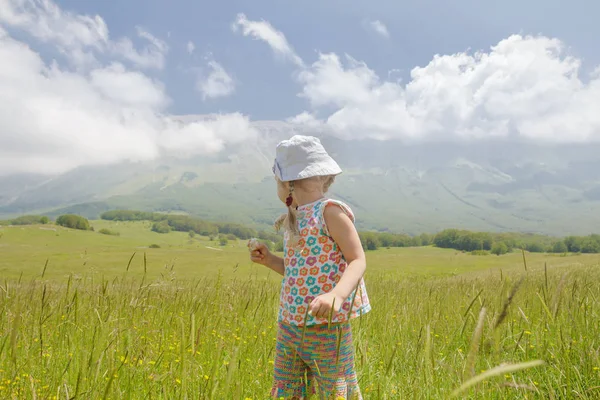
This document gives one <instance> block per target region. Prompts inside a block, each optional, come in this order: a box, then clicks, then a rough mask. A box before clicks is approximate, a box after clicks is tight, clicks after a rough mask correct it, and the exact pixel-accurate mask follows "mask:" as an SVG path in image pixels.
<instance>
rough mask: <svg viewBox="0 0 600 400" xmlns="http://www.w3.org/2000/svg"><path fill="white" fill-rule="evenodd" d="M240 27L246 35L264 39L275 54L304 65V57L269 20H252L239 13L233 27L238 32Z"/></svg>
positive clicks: (300, 65) (298, 64)
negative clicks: (302, 57)
mask: <svg viewBox="0 0 600 400" xmlns="http://www.w3.org/2000/svg"><path fill="white" fill-rule="evenodd" d="M240 28H241V32H242V34H243V35H244V36H252V37H253V38H254V39H257V40H262V41H264V42H266V43H267V44H268V45H269V46H270V47H271V49H272V50H273V52H275V54H277V55H279V56H282V57H285V58H287V59H288V60H290V61H292V62H293V63H294V64H296V65H297V66H299V67H302V66H304V63H303V61H302V59H301V58H300V57H299V56H298V55H297V54H296V52H295V51H294V49H293V48H292V46H290V44H289V43H288V41H287V39H286V38H285V35H284V34H283V33H281V32H280V31H278V30H277V29H275V28H274V27H273V26H272V25H271V24H270V23H268V22H267V21H264V20H263V21H250V20H248V18H246V15H244V14H238V16H237V19H236V21H235V22H234V23H233V25H232V29H233V31H234V32H237V31H238V30H239V29H240Z"/></svg>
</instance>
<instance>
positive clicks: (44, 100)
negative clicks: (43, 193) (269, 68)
mask: <svg viewBox="0 0 600 400" xmlns="http://www.w3.org/2000/svg"><path fill="white" fill-rule="evenodd" d="M44 13H46V14H44ZM65 16H66V17H65ZM57 18H59V19H60V18H63V19H64V18H66V19H65V20H63V22H64V23H58V22H56V23H54V22H53V21H55V20H56V19H57ZM31 21H34V22H31ZM35 21H45V22H44V23H46V24H49V26H51V27H52V28H48V29H46V28H47V27H44V26H37V25H43V23H41V24H38V23H36V22H35ZM82 21H83V22H82ZM71 23H72V24H79V25H78V27H77V28H75V27H74V25H72V24H71ZM70 24H71V25H70ZM90 26H93V28H90ZM105 27H106V24H105V23H104V22H103V21H102V20H101V19H99V18H96V17H94V18H91V17H90V18H88V17H82V16H79V15H76V14H70V13H66V12H64V11H62V10H60V9H59V8H58V7H57V6H56V5H54V4H53V3H51V2H50V1H48V0H38V1H35V2H30V1H26V0H19V1H16V0H15V1H13V0H8V1H4V2H2V3H0V60H2V62H0V104H2V107H0V174H10V173H17V172H37V173H48V174H53V173H61V172H64V171H67V170H69V169H72V168H75V167H78V166H82V165H102V164H109V163H116V162H122V161H126V160H130V161H141V160H150V159H153V158H156V157H160V156H162V155H168V154H178V155H191V154H209V153H214V152H217V151H219V150H221V149H223V148H224V146H226V145H228V144H235V143H240V142H242V141H244V140H247V139H248V138H249V137H252V136H254V135H256V131H255V130H254V128H252V126H251V124H250V121H249V120H248V118H247V117H245V116H243V115H241V114H238V113H234V114H224V115H216V116H214V117H213V118H211V119H210V120H203V119H198V120H196V121H187V122H182V121H179V120H177V119H176V118H173V117H169V116H168V115H167V109H168V106H169V104H170V99H169V97H168V96H167V95H166V93H165V88H164V85H163V84H162V83H161V82H160V81H158V80H156V79H153V78H151V77H150V76H148V75H146V74H145V73H144V72H143V71H142V70H139V69H136V68H143V67H144V64H143V63H137V62H136V63H134V64H133V65H132V66H129V67H128V66H126V65H124V64H123V62H122V60H121V57H120V55H122V54H119V55H115V54H114V53H113V51H112V50H111V49H110V48H108V47H102V46H105V45H106V43H107V41H108V40H109V39H108V37H109V36H108V29H105ZM97 28H98V29H97ZM11 29H22V30H24V31H25V32H28V33H30V34H31V35H32V36H34V37H36V38H37V39H38V40H39V41H40V42H41V43H42V44H43V45H44V49H45V50H56V49H71V48H73V49H79V50H82V51H87V50H88V49H90V48H95V46H98V48H101V49H102V51H103V57H102V61H100V60H98V59H97V60H95V61H94V63H93V64H90V65H86V66H85V67H84V66H81V65H80V66H79V67H78V68H75V69H73V68H69V67H68V66H63V65H61V64H60V63H59V62H57V61H56V60H45V59H44V58H43V57H42V56H41V55H40V53H39V52H37V51H36V50H34V49H33V48H32V47H31V46H30V45H29V44H27V43H25V42H23V41H21V40H18V39H16V38H14V37H13V36H12V35H11V32H10V30H11ZM86 29H87V30H86ZM80 30H82V31H85V32H88V33H89V35H88V34H84V35H81V36H80V37H79V38H75V37H70V38H69V37H68V35H67V33H66V32H75V31H77V32H79V31H80ZM105 31H106V32H105ZM98 32H100V34H97V35H95V33H98ZM103 32H105V33H103ZM92 33H94V35H95V36H94V35H92ZM138 35H139V36H141V37H142V38H144V39H145V40H146V41H149V42H150V43H152V46H155V47H157V48H162V49H163V50H164V47H162V46H163V45H162V43H161V42H160V41H158V40H157V39H156V38H154V37H153V36H152V35H150V34H149V33H148V32H145V31H143V30H139V31H138ZM103 38H107V39H106V40H104V39H103ZM111 56H112V57H111ZM114 57H116V58H114Z"/></svg>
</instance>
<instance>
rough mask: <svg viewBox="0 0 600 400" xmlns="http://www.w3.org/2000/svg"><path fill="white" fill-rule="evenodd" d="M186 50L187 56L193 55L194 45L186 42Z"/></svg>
mask: <svg viewBox="0 0 600 400" xmlns="http://www.w3.org/2000/svg"><path fill="white" fill-rule="evenodd" d="M186 49H187V52H188V53H189V54H194V50H196V45H195V44H194V42H192V41H191V40H190V41H189V42H187V46H186Z"/></svg>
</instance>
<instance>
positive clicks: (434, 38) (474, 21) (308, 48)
mask: <svg viewBox="0 0 600 400" xmlns="http://www.w3.org/2000/svg"><path fill="white" fill-rule="evenodd" d="M57 3H58V4H59V5H61V6H62V8H64V9H70V10H76V11H79V12H81V13H87V14H98V15H100V16H102V18H104V20H105V21H106V23H107V25H108V26H109V29H110V32H111V35H114V36H130V35H133V34H134V33H135V26H136V25H139V26H143V27H144V28H145V29H147V30H148V31H150V32H152V33H153V34H154V35H155V36H157V37H159V38H161V39H163V40H165V41H166V42H167V43H168V44H169V46H170V52H169V55H168V60H167V63H166V68H165V70H164V71H162V72H160V73H159V74H158V76H159V77H160V78H161V79H162V80H164V81H165V82H166V84H167V93H168V94H169V95H170V97H172V98H173V100H174V103H173V105H172V107H171V110H172V112H174V113H181V114H197V113H208V112H215V111H217V112H232V111H241V112H243V113H245V114H249V115H250V116H251V117H252V119H285V118H287V117H289V116H290V115H294V114H297V113H300V112H302V111H303V110H304V109H305V108H306V101H304V100H302V99H300V98H298V97H297V93H298V92H299V87H298V85H297V84H296V83H295V82H294V81H293V80H292V79H291V74H292V73H293V68H292V67H291V66H290V65H288V64H286V63H282V62H278V61H277V60H276V59H275V58H274V57H273V56H272V54H271V52H270V49H269V48H268V46H266V45H264V44H262V43H259V42H256V41H251V40H248V38H244V37H242V36H240V35H236V34H234V33H233V32H232V30H231V24H232V22H233V21H234V20H235V18H236V15H237V14H238V13H240V12H242V13H245V14H246V16H247V17H248V19H251V20H263V19H264V20H266V21H268V22H270V23H271V24H272V25H273V26H274V27H275V28H276V29H278V30H280V31H282V32H283V33H284V34H285V36H286V38H287V39H288V41H289V42H290V44H291V45H292V46H293V47H294V49H295V50H296V52H297V53H298V54H299V55H300V56H301V57H302V58H304V59H305V60H306V61H307V62H311V61H314V60H315V59H316V54H315V52H317V51H321V52H330V51H332V52H336V53H338V54H344V53H347V54H349V55H351V56H353V57H354V58H356V59H358V60H362V61H365V62H366V63H367V64H368V65H369V67H370V68H372V69H373V70H375V71H376V72H377V73H378V74H379V75H380V76H386V74H387V73H388V71H390V70H396V69H397V70H400V76H401V77H402V78H403V79H405V80H406V79H408V78H409V72H410V70H411V69H412V68H413V67H415V66H417V65H421V66H423V65H426V64H427V63H428V62H429V61H430V60H431V58H432V57H433V55H434V54H453V53H456V52H462V51H466V50H468V49H471V50H484V51H487V50H489V48H490V46H492V45H495V44H497V43H498V42H499V41H500V40H502V39H504V38H506V37H508V36H509V35H511V34H519V33H521V34H543V35H546V36H549V37H556V38H559V39H561V40H563V41H564V42H565V44H566V45H567V46H569V47H570V52H572V53H573V54H574V55H576V56H578V57H580V58H582V59H583V60H584V63H585V64H584V66H583V69H584V71H585V70H586V69H587V70H590V69H591V68H592V67H593V66H595V65H597V64H598V63H599V61H600V53H598V51H597V41H596V40H597V38H598V37H600V25H599V24H598V23H597V17H596V16H598V15H600V3H598V2H593V1H590V0H587V1H586V0H576V1H571V2H565V1H559V0H545V1H541V0H528V1H517V0H507V1H501V2H489V1H477V0H465V1H459V2H448V1H441V0H426V1H419V2H409V1H406V2H401V1H393V0H374V1H369V2H364V1H341V0H333V1H315V0H307V1H302V2H292V1H285V0H253V1H239V0H235V1H222V2H221V1H214V2H202V1H191V0H177V1H171V2H167V1H161V0H126V1H99V0H97V1H86V2H82V1H78V0H63V1H58V2H57ZM367 20H368V21H374V20H379V21H381V22H383V23H384V24H385V25H386V26H387V29H388V31H389V32H390V38H389V39H385V38H382V37H381V36H380V35H377V34H376V33H374V32H372V31H369V30H368V29H366V28H365V26H364V25H365V21H367ZM169 34H170V37H168V35H169ZM190 40H191V41H192V42H193V43H194V45H195V47H196V49H195V51H194V54H193V55H192V56H190V55H189V54H188V53H187V50H186V44H187V42H188V41H190ZM209 53H211V54H212V56H213V58H214V59H215V60H216V61H218V62H219V63H220V64H221V65H222V66H223V67H224V68H225V69H226V70H227V71H228V72H229V73H230V74H231V75H232V77H233V78H234V79H235V81H236V83H237V84H236V91H235V94H234V95H233V96H228V97H226V98H217V99H213V100H211V101H202V99H201V97H200V96H199V94H198V93H197V91H195V90H194V85H193V81H194V73H193V72H191V71H190V70H191V69H194V68H201V67H203V66H204V62H203V61H204V57H205V56H206V55H207V54H209ZM395 76H396V75H395Z"/></svg>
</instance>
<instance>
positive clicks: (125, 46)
mask: <svg viewBox="0 0 600 400" xmlns="http://www.w3.org/2000/svg"><path fill="white" fill-rule="evenodd" d="M136 30H137V34H138V37H139V38H141V39H144V40H146V41H147V42H148V44H147V45H146V47H144V48H143V49H141V50H138V49H136V48H135V46H134V45H133V42H132V41H131V40H130V39H129V38H121V39H119V40H118V41H117V42H115V43H114V44H112V47H111V48H112V51H113V52H114V53H116V54H118V55H120V56H122V57H123V58H124V59H126V60H129V61H131V62H132V63H134V64H135V65H137V66H139V67H142V68H156V69H163V68H164V66H165V57H166V54H167V52H168V51H169V46H168V45H167V44H166V43H165V42H164V41H162V40H160V39H158V38H156V37H154V36H153V35H152V34H150V33H149V32H146V31H145V30H143V29H142V28H140V27H137V28H136Z"/></svg>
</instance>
